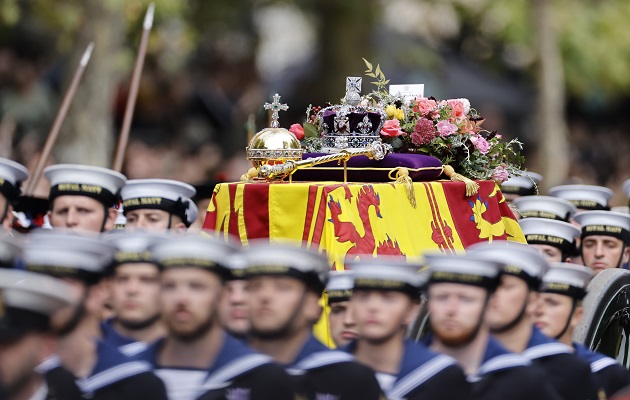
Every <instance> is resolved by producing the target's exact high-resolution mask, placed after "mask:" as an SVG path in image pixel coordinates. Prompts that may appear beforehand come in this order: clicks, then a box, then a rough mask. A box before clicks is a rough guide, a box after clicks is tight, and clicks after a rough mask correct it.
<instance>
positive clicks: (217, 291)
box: [160, 267, 222, 340]
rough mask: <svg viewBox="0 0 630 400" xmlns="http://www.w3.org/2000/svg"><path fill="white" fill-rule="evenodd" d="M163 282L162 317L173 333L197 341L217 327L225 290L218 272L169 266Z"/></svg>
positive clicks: (181, 337) (164, 272)
mask: <svg viewBox="0 0 630 400" xmlns="http://www.w3.org/2000/svg"><path fill="white" fill-rule="evenodd" d="M161 281H162V291H161V295H160V299H161V307H162V316H163V319H164V322H165V324H166V327H167V329H168V331H169V333H170V334H171V335H173V336H176V337H178V338H179V339H181V340H194V339H196V338H198V337H200V336H202V335H203V334H205V333H206V332H208V331H209V330H210V328H212V327H213V326H214V323H215V321H216V319H217V308H218V305H219V299H220V298H221V291H222V282H221V279H220V278H219V277H218V276H217V275H216V274H215V273H212V272H209V271H204V270H202V269H200V268H196V267H190V268H188V267H177V268H167V269H166V270H165V271H163V272H162V279H161Z"/></svg>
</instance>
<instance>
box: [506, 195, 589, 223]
mask: <svg viewBox="0 0 630 400" xmlns="http://www.w3.org/2000/svg"><path fill="white" fill-rule="evenodd" d="M512 206H514V208H516V210H517V211H518V212H519V214H521V216H522V217H523V218H532V217H533V218H547V219H555V220H558V221H567V222H568V221H569V220H570V219H571V217H572V216H573V214H575V213H576V212H577V207H576V206H575V205H574V204H573V203H571V202H570V201H569V200H565V199H561V198H560V197H552V196H522V197H519V198H517V199H515V200H514V201H513V202H512Z"/></svg>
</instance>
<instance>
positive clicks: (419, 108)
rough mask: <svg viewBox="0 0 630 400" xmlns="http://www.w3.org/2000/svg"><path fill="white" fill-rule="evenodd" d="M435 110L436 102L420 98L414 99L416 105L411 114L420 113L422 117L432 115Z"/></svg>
mask: <svg viewBox="0 0 630 400" xmlns="http://www.w3.org/2000/svg"><path fill="white" fill-rule="evenodd" d="M436 108H437V102H436V101H435V100H431V99H425V98H424V97H420V98H417V99H416V104H415V105H414V106H413V112H417V113H420V114H421V115H422V116H423V117H426V116H427V115H429V114H432V113H433V111H435V109H436Z"/></svg>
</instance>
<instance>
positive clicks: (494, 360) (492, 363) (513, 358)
mask: <svg viewBox="0 0 630 400" xmlns="http://www.w3.org/2000/svg"><path fill="white" fill-rule="evenodd" d="M527 365H530V362H529V361H528V360H527V359H526V358H525V357H523V356H522V355H520V354H516V353H512V352H510V351H508V350H507V349H505V348H504V347H503V346H501V344H500V343H499V341H498V340H496V339H495V338H493V337H492V336H490V337H489V338H488V344H487V345H486V350H485V352H484V355H483V360H482V362H481V365H480V366H479V369H478V372H477V374H476V375H471V376H468V377H467V378H468V380H469V381H471V382H475V381H477V380H479V379H481V377H483V376H484V375H487V374H491V373H493V372H498V371H503V370H506V369H511V368H516V367H523V366H527Z"/></svg>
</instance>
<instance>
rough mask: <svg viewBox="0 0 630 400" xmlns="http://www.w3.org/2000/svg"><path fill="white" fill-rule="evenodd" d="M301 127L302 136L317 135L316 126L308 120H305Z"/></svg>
mask: <svg viewBox="0 0 630 400" xmlns="http://www.w3.org/2000/svg"><path fill="white" fill-rule="evenodd" d="M303 128H304V136H306V137H318V136H319V132H317V128H316V127H315V125H313V124H311V123H310V122H305V123H304V126H303Z"/></svg>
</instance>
